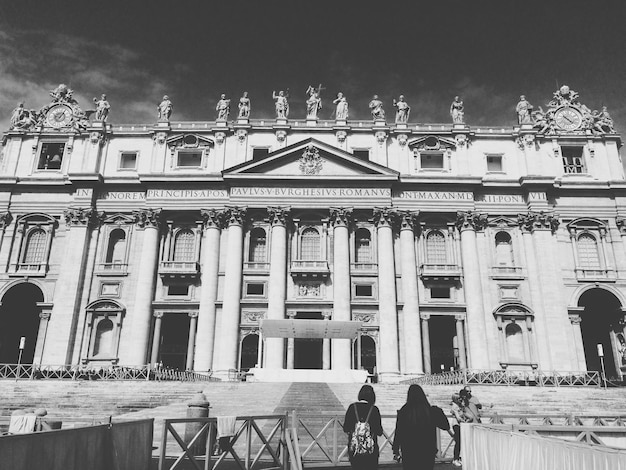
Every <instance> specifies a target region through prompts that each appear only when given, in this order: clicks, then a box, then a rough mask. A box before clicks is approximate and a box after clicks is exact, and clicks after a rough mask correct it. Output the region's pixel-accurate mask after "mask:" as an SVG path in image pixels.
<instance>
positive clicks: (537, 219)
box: [517, 211, 561, 233]
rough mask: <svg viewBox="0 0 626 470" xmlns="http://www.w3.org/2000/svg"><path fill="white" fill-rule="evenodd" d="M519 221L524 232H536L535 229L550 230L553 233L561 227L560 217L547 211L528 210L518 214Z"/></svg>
mask: <svg viewBox="0 0 626 470" xmlns="http://www.w3.org/2000/svg"><path fill="white" fill-rule="evenodd" d="M517 221H518V224H519V226H520V228H521V229H522V231H523V232H534V231H535V230H550V231H552V233H554V232H556V230H557V229H558V228H559V224H560V223H561V222H560V221H559V218H558V216H557V215H555V214H548V213H546V212H543V211H541V212H528V213H527V214H518V216H517Z"/></svg>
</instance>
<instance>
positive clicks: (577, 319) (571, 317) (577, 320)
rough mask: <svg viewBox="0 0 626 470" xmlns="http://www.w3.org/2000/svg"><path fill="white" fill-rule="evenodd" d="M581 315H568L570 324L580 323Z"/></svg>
mask: <svg viewBox="0 0 626 470" xmlns="http://www.w3.org/2000/svg"><path fill="white" fill-rule="evenodd" d="M582 320H583V319H582V317H581V316H580V315H577V314H575V315H572V314H570V315H569V321H570V323H571V324H572V325H580V323H581V322H582Z"/></svg>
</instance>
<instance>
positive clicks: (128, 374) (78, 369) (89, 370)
mask: <svg viewBox="0 0 626 470" xmlns="http://www.w3.org/2000/svg"><path fill="white" fill-rule="evenodd" d="M0 379H16V380H18V379H57V380H161V381H166V380H167V381H172V380H175V381H181V382H199V381H202V382H216V381H219V379H217V378H214V377H211V376H210V375H209V374H203V373H199V372H193V371H185V370H177V369H169V368H164V367H151V366H149V365H146V366H137V367H127V366H107V367H87V366H83V365H65V366H59V365H37V364H0Z"/></svg>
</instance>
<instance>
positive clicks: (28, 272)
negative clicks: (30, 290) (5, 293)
mask: <svg viewBox="0 0 626 470" xmlns="http://www.w3.org/2000/svg"><path fill="white" fill-rule="evenodd" d="M47 272H48V263H13V264H11V269H10V272H9V275H10V276H16V277H18V276H28V277H44V276H45V275H46V273H47Z"/></svg>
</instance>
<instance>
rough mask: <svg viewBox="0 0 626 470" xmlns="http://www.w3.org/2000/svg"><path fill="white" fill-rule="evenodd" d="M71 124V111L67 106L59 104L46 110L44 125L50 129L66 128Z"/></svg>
mask: <svg viewBox="0 0 626 470" xmlns="http://www.w3.org/2000/svg"><path fill="white" fill-rule="evenodd" d="M70 122H72V110H71V109H70V108H69V106H65V105H63V104H59V105H56V106H53V107H52V108H50V109H49V110H48V114H47V115H46V123H47V124H48V125H49V126H51V127H56V128H59V127H67V126H69V124H70Z"/></svg>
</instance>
